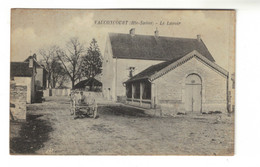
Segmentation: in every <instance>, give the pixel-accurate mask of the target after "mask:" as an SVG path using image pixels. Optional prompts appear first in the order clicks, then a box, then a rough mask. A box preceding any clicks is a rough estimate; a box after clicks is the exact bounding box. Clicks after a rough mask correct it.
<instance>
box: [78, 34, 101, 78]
mask: <svg viewBox="0 0 260 167" xmlns="http://www.w3.org/2000/svg"><path fill="white" fill-rule="evenodd" d="M82 63H83V66H82V69H81V71H82V75H83V76H84V77H86V78H90V77H93V78H94V77H95V76H96V75H98V74H100V73H101V72H102V58H101V53H100V49H99V46H98V44H97V41H96V39H95V38H93V39H92V41H91V43H90V46H89V48H88V49H87V53H86V55H85V56H84V57H83V62H82Z"/></svg>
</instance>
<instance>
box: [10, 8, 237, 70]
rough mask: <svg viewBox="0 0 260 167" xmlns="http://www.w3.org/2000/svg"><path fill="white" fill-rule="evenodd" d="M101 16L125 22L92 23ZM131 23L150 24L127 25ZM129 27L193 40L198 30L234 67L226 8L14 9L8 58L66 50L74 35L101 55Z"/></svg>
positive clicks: (231, 17)
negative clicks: (55, 48) (108, 42)
mask: <svg viewBox="0 0 260 167" xmlns="http://www.w3.org/2000/svg"><path fill="white" fill-rule="evenodd" d="M104 20H108V21H128V23H127V24H126V25H118V24H115V25H110V24H95V21H96V22H98V21H104ZM131 21H137V22H141V21H143V22H150V23H151V22H152V23H153V24H152V25H151V24H145V25H131V24H130V23H131ZM162 22H164V24H163V25H161V24H160V23H162ZM167 22H173V23H174V24H172V25H167ZM131 28H135V33H136V34H142V35H153V34H154V31H155V29H156V28H157V29H158V31H159V35H160V36H168V37H180V38H196V36H197V35H198V34H200V35H201V38H202V40H203V42H204V43H205V44H206V46H207V48H208V50H209V51H210V53H211V54H212V56H213V57H214V59H215V60H216V63H217V64H218V65H220V66H221V67H223V68H224V69H226V70H228V71H229V72H233V71H234V66H235V65H234V62H235V56H234V55H235V13H234V12H233V11H226V10H221V11H217V10H211V11H210V10H203V11H201V10H123V11H122V10H50V9H12V12H11V61H23V60H24V59H26V58H27V57H28V56H29V55H31V54H33V53H38V51H39V49H42V48H48V47H50V46H51V45H58V46H60V47H61V48H65V44H66V42H67V41H68V40H69V39H70V38H72V37H78V38H79V40H80V41H81V43H83V44H84V45H85V46H86V47H88V46H89V43H90V42H91V40H92V38H95V39H96V40H97V42H98V45H99V46H100V50H101V54H103V53H104V50H105V43H106V39H107V35H108V33H109V32H114V33H129V30H130V29H131Z"/></svg>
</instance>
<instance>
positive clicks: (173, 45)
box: [102, 29, 228, 112]
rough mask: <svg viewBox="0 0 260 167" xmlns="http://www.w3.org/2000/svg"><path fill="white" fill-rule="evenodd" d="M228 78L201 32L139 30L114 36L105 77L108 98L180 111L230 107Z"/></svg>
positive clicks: (107, 52)
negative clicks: (181, 34)
mask: <svg viewBox="0 0 260 167" xmlns="http://www.w3.org/2000/svg"><path fill="white" fill-rule="evenodd" d="M227 78H228V72H227V71H225V70H224V69H222V68H221V67H219V66H218V65H217V64H215V60H214V58H213V56H212V55H211V54H210V52H209V51H208V49H207V47H206V45H205V44H204V42H203V41H202V39H201V36H200V35H197V38H195V39H191V38H175V37H162V36H159V31H158V30H156V31H155V33H154V35H150V36H149V35H137V34H135V30H134V29H131V30H130V33H129V34H119V33H109V34H108V38H107V42H106V48H105V53H104V62H103V75H102V83H103V93H104V96H105V97H106V98H107V99H110V100H113V101H117V100H118V99H121V97H126V96H127V102H128V103H129V104H132V105H138V106H140V107H146V108H156V107H165V108H167V107H168V108H171V109H173V110H176V112H178V111H195V112H203V111H205V112H206V111H215V110H221V111H226V110H227V98H228V97H227V96H228V95H227V94H228V93H227V88H228V85H227ZM188 92H189V93H188Z"/></svg>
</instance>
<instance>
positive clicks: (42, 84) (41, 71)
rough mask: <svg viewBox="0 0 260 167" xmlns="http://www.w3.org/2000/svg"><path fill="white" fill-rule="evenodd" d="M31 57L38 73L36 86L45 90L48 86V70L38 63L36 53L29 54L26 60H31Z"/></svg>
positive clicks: (37, 88)
mask: <svg viewBox="0 0 260 167" xmlns="http://www.w3.org/2000/svg"><path fill="white" fill-rule="evenodd" d="M30 59H33V60H34V62H35V66H36V75H35V86H36V90H45V89H46V88H47V75H48V71H47V70H46V69H45V67H44V66H43V65H41V64H39V63H38V61H37V56H36V54H33V56H29V57H28V58H27V59H25V61H24V62H29V60H30Z"/></svg>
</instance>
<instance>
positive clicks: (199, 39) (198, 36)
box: [197, 34, 201, 42]
mask: <svg viewBox="0 0 260 167" xmlns="http://www.w3.org/2000/svg"><path fill="white" fill-rule="evenodd" d="M197 40H198V41H199V42H200V41H201V35H199V34H198V35H197Z"/></svg>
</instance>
